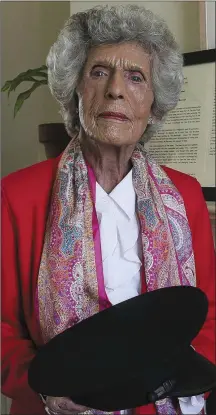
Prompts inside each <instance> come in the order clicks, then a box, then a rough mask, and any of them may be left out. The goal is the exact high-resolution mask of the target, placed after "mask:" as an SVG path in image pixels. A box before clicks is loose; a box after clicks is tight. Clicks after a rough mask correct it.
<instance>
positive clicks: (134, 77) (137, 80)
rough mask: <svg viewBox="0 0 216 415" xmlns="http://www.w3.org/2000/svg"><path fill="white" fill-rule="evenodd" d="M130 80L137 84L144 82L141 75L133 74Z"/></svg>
mask: <svg viewBox="0 0 216 415" xmlns="http://www.w3.org/2000/svg"><path fill="white" fill-rule="evenodd" d="M130 79H131V80H132V81H133V82H135V83H140V82H143V80H144V79H143V77H142V76H141V75H134V74H131V76H130Z"/></svg>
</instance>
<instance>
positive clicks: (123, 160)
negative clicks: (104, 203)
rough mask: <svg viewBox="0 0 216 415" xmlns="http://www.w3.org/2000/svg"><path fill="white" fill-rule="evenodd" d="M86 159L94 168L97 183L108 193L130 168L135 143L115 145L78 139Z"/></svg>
mask: <svg viewBox="0 0 216 415" xmlns="http://www.w3.org/2000/svg"><path fill="white" fill-rule="evenodd" d="M80 142H81V148H82V151H83V154H84V157H85V159H86V161H87V162H88V163H89V164H90V166H91V167H92V168H93V170H94V174H95V177H96V180H97V182H98V183H99V185H100V186H101V187H102V188H103V189H104V190H105V192H107V193H110V192H111V191H112V190H113V189H114V188H115V187H116V186H117V184H118V183H120V182H121V180H122V179H123V178H124V177H125V176H126V175H127V174H128V172H129V171H130V170H131V168H132V163H131V156H132V153H133V150H134V147H135V145H130V146H122V147H116V146H114V145H113V146H112V145H110V144H106V143H101V142H99V141H94V140H92V139H89V138H86V137H85V138H83V139H81V140H80Z"/></svg>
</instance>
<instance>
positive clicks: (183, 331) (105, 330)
mask: <svg viewBox="0 0 216 415" xmlns="http://www.w3.org/2000/svg"><path fill="white" fill-rule="evenodd" d="M182 305H184V307H182ZM207 310H208V302H207V299H206V296H205V295H204V293H202V291H201V290H199V289H197V288H194V287H170V288H163V289H160V290H155V291H152V292H149V293H146V294H143V295H140V296H138V297H135V298H133V299H130V300H127V301H125V302H123V303H120V304H118V305H116V306H113V307H110V308H109V309H107V310H105V311H102V312H100V313H97V314H95V315H94V316H91V317H89V318H88V319H86V320H83V321H81V322H80V323H78V324H76V325H75V326H73V327H71V328H70V329H68V330H66V331H65V332H63V333H60V334H59V335H57V336H56V337H55V338H53V339H52V340H50V341H49V342H48V343H47V344H46V345H44V346H43V347H42V348H41V349H39V350H38V353H37V355H36V356H35V358H34V359H33V361H32V362H31V365H30V367H29V371H28V381H29V385H30V387H31V388H32V389H33V390H34V391H36V392H38V393H42V394H45V395H50V396H69V397H71V399H72V400H73V401H75V402H76V403H78V404H81V405H85V406H88V407H91V408H94V409H99V410H102V411H105V410H107V411H115V410H116V411H117V410H121V409H129V408H134V407H137V406H142V405H145V404H147V403H149V399H148V393H150V392H152V391H153V390H155V388H157V387H159V386H160V384H161V381H162V382H163V381H166V380H167V379H164V380H163V379H162V377H163V376H164V375H165V374H166V375H167V373H169V375H168V376H171V374H170V370H167V358H168V359H169V360H170V357H169V356H170V355H171V354H172V353H173V351H176V350H177V348H179V347H180V352H181V348H182V347H183V346H184V345H185V346H186V345H188V346H187V347H189V345H190V343H191V341H192V339H193V338H194V337H195V336H196V335H197V334H198V332H199V330H200V328H201V327H202V325H203V323H204V321H205V317H206V314H207ZM170 328H172V329H170ZM189 348H190V347H189ZM176 360H178V359H176ZM173 361H174V359H173ZM153 366H154V368H153ZM171 369H172V365H171ZM171 372H172V375H173V376H174V375H175V374H176V370H175V371H173V370H171ZM187 373H188V368H187V367H186V369H185V377H186V378H187ZM158 383H159V384H158ZM182 383H183V382H182ZM181 396H184V395H182V394H181Z"/></svg>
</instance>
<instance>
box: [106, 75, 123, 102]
mask: <svg viewBox="0 0 216 415" xmlns="http://www.w3.org/2000/svg"><path fill="white" fill-rule="evenodd" d="M105 98H107V99H124V98H125V82H124V75H123V74H122V73H119V72H115V73H113V74H112V76H110V78H109V79H108V83H107V88H106V92H105Z"/></svg>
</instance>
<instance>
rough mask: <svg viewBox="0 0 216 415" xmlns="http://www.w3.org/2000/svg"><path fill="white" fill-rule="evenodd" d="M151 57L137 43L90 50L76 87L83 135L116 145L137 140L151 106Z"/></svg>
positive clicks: (129, 143) (130, 143)
mask: <svg viewBox="0 0 216 415" xmlns="http://www.w3.org/2000/svg"><path fill="white" fill-rule="evenodd" d="M150 68H151V66H150V56H149V55H148V54H147V53H146V52H145V51H144V50H143V48H142V47H141V46H140V45H138V44H137V43H134V42H130V43H124V44H116V45H101V46H98V47H94V48H92V49H91V50H90V52H89V55H88V59H87V62H86V64H85V67H84V70H83V76H82V79H81V81H80V83H79V85H78V87H77V94H78V98H79V117H80V123H81V128H82V129H83V130H84V132H85V134H86V135H87V136H89V137H91V138H92V139H94V140H96V141H100V142H103V143H106V144H112V145H115V146H122V145H132V144H135V143H137V142H138V141H139V139H140V137H141V136H142V134H143V132H144V131H145V128H146V126H147V123H148V118H149V115H150V111H151V106H152V103H153V99H154V97H153V92H152V84H151V73H150Z"/></svg>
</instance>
